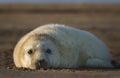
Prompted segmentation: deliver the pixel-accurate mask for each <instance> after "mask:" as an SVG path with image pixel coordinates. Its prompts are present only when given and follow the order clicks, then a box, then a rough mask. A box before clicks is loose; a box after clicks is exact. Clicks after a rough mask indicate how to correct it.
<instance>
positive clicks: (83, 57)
mask: <svg viewBox="0 0 120 78" xmlns="http://www.w3.org/2000/svg"><path fill="white" fill-rule="evenodd" d="M13 56H14V57H13V58H14V63H15V65H16V67H24V68H30V69H37V68H41V67H43V68H50V67H52V68H80V67H93V68H94V67H95V68H96V67H97V68H103V67H107V68H112V67H113V66H112V64H111V56H110V54H109V50H108V48H107V47H106V45H105V44H104V43H103V42H102V41H101V40H100V39H98V38H97V37H96V36H94V35H93V34H91V33H89V32H87V31H83V30H78V29H75V28H71V27H67V26H64V25H59V24H48V25H44V26H40V27H38V28H36V29H34V30H33V31H31V32H30V33H28V34H26V35H25V36H24V37H22V38H21V39H20V41H19V42H18V43H17V45H16V47H15V49H14V54H13Z"/></svg>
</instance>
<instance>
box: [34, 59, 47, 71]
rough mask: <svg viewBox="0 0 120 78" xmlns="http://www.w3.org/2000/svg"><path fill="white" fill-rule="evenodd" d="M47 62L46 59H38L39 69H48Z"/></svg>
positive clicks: (37, 65)
mask: <svg viewBox="0 0 120 78" xmlns="http://www.w3.org/2000/svg"><path fill="white" fill-rule="evenodd" d="M46 66H47V63H46V61H45V60H44V59H41V60H38V61H37V63H36V67H37V69H40V68H44V69H46Z"/></svg>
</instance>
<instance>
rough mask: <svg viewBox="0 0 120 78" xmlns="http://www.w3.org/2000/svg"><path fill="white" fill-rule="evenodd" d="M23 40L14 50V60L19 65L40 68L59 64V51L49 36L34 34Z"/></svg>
mask: <svg viewBox="0 0 120 78" xmlns="http://www.w3.org/2000/svg"><path fill="white" fill-rule="evenodd" d="M23 40H24V41H23V42H22V43H21V41H20V42H18V44H17V46H16V47H15V50H14V62H15V65H16V66H17V67H23V68H30V69H38V68H50V67H57V66H58V65H59V60H60V55H59V51H58V49H57V47H56V45H55V43H54V41H53V40H52V39H50V38H49V37H48V36H46V35H32V36H30V37H28V38H26V39H23Z"/></svg>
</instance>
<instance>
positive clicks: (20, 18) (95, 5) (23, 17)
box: [0, 0, 120, 69]
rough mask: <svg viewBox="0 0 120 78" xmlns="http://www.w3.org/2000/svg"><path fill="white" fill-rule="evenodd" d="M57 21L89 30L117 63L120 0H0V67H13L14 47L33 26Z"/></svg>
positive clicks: (119, 39) (119, 44)
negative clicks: (102, 42) (106, 47)
mask: <svg viewBox="0 0 120 78" xmlns="http://www.w3.org/2000/svg"><path fill="white" fill-rule="evenodd" d="M49 23H58V24H64V25H68V26H72V27H75V28H78V29H82V30H86V31H89V32H91V33H93V34H95V35H96V36H97V37H99V38H100V39H101V40H103V41H104V42H105V44H106V45H107V46H108V47H109V49H110V53H111V55H112V58H113V59H114V60H116V61H118V62H120V50H119V49H120V0H0V69H2V68H3V69H6V68H13V67H14V64H13V59H12V54H13V49H14V46H15V45H16V43H17V42H18V40H19V39H20V38H21V37H22V36H23V35H24V34H26V33H28V32H29V31H31V30H32V29H34V28H36V27H38V26H40V25H44V24H49Z"/></svg>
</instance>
